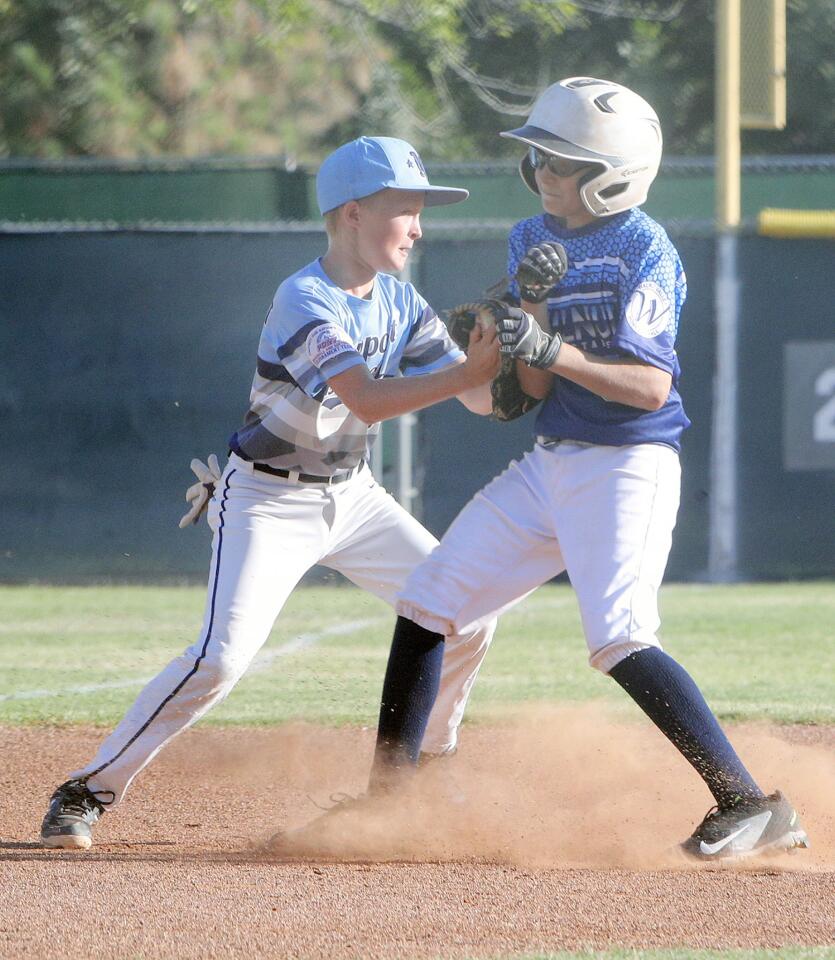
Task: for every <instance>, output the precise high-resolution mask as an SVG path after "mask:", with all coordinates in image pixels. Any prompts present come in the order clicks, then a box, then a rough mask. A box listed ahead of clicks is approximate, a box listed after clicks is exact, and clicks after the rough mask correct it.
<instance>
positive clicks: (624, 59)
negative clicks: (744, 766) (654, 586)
mask: <svg viewBox="0 0 835 960" xmlns="http://www.w3.org/2000/svg"><path fill="white" fill-rule="evenodd" d="M724 2H725V0H667V2H660V0H659V2H652V0H584V2H581V0H576V2H567V0H566V2H563V0H536V2H534V0H529V2H525V0H413V2H404V0H399V2H389V0H283V2H282V0H214V2H200V0H0V75H1V76H2V88H1V89H2V97H0V429H2V435H3V438H4V440H5V444H4V446H5V456H4V457H3V461H2V464H1V465H0V497H1V498H2V501H0V502H2V508H0V581H3V582H27V581H32V580H55V581H73V580H89V579H95V580H116V581H143V580H150V581H164V580H172V579H174V580H178V579H190V578H202V577H203V576H204V574H205V570H206V561H207V556H208V535H207V532H206V529H205V527H204V526H203V525H202V524H201V526H200V527H199V528H195V529H190V530H187V531H185V532H180V531H179V530H178V529H177V520H178V519H179V517H180V515H181V513H182V509H181V507H182V499H181V498H182V496H183V493H184V491H185V488H186V486H188V485H189V483H190V482H191V480H192V477H191V473H190V471H189V470H188V463H189V460H190V459H191V458H192V457H194V456H199V457H201V458H203V459H205V457H206V455H207V454H208V453H209V452H211V451H216V452H218V453H220V454H222V453H223V452H224V451H225V450H226V442H227V439H228V437H229V435H230V434H231V433H232V432H233V431H234V430H235V428H236V427H237V425H238V423H239V420H240V418H241V417H242V415H243V413H244V411H245V409H246V406H247V399H248V394H249V386H250V381H251V377H252V372H253V368H254V358H255V349H256V345H257V340H258V335H259V331H260V326H261V324H262V322H263V318H264V316H265V314H266V310H267V308H268V306H269V303H270V301H271V298H272V294H273V291H274V290H275V287H276V286H277V285H278V284H279V283H280V282H281V280H282V279H284V277H286V276H288V275H289V274H290V273H292V272H293V271H295V270H296V269H298V268H299V267H301V266H302V265H303V264H305V263H307V262H308V261H310V260H311V259H313V258H314V257H315V256H317V255H318V254H320V253H321V252H323V249H324V242H325V237H324V233H323V229H322V224H321V221H320V219H319V218H318V216H317V212H316V209H315V195H314V190H313V184H314V177H315V171H316V168H317V165H318V163H319V161H320V160H321V159H322V157H323V156H325V155H326V154H327V153H329V152H330V151H331V150H332V149H334V148H335V147H336V146H338V145H339V144H340V143H343V142H344V141H346V140H348V139H351V138H353V137H355V136H358V135H360V134H370V135H374V134H377V135H390V136H399V137H403V138H405V139H407V140H409V141H410V142H412V143H413V144H414V145H415V146H416V147H417V148H418V150H419V151H420V152H421V155H422V157H423V160H424V162H425V163H426V165H427V167H428V168H429V172H430V175H431V176H432V178H433V180H436V181H437V182H440V183H447V184H455V185H460V186H466V187H467V188H469V189H470V191H471V199H470V200H469V201H468V202H467V203H465V204H461V205H459V206H456V207H452V208H449V209H444V208H439V209H436V210H431V211H428V212H427V214H426V217H425V224H424V239H423V241H422V243H421V249H420V254H419V256H418V257H417V258H416V260H415V262H414V263H413V264H412V265H411V279H412V280H413V281H414V282H415V284H416V285H417V286H418V288H419V289H420V290H421V291H422V292H423V293H424V294H425V295H426V296H427V298H428V299H429V300H430V302H431V303H432V304H433V305H434V306H435V308H436V309H438V310H443V309H445V308H448V307H450V306H452V305H453V304H455V303H456V302H459V301H461V300H467V299H471V298H472V297H474V296H477V295H480V294H481V293H482V292H483V291H484V290H485V288H486V287H487V286H489V285H490V284H492V283H493V282H495V281H497V280H499V279H501V277H502V276H503V274H504V270H505V258H506V252H505V243H506V237H507V233H508V230H509V229H510V226H511V225H512V224H513V223H514V222H515V221H516V220H518V219H520V218H522V217H525V216H530V215H531V214H533V213H536V212H537V211H538V209H539V207H538V203H537V200H536V198H535V197H534V196H533V195H532V194H530V193H529V192H528V191H527V190H526V188H525V187H524V185H523V183H522V181H521V180H520V178H519V177H518V174H517V173H516V163H517V161H518V159H519V158H518V156H517V150H516V148H514V146H513V144H512V143H511V142H508V141H506V140H502V139H500V138H499V137H498V136H497V133H498V131H499V130H503V129H507V128H509V127H512V126H517V125H519V123H520V122H521V121H522V119H523V118H524V117H525V116H526V115H527V113H528V112H529V110H530V107H531V105H532V103H533V100H534V99H535V97H536V94H537V93H538V92H539V91H540V90H542V89H543V88H544V87H545V86H547V85H548V84H549V83H552V82H554V81H556V80H558V79H561V78H562V77H566V76H572V75H591V76H602V77H606V78H608V79H612V80H616V81H618V82H621V83H624V84H626V85H627V86H630V87H632V88H633V89H635V90H636V91H638V92H639V93H640V94H641V95H643V96H644V97H645V98H646V99H647V100H649V101H650V102H651V103H652V104H653V105H654V106H655V108H656V110H657V112H658V114H659V116H660V118H661V122H662V128H663V131H664V136H665V159H664V162H663V164H662V169H661V172H660V174H659V177H658V179H657V181H656V183H655V185H654V186H653V188H652V190H651V193H650V198H649V201H648V202H647V204H646V207H645V209H646V210H647V212H648V213H649V214H650V215H652V216H654V217H655V218H656V219H658V220H660V221H661V222H662V223H663V224H664V225H665V227H667V229H668V231H669V232H670V234H671V236H672V238H673V240H674V242H675V243H676V245H677V246H678V248H679V250H680V252H681V254H682V257H683V260H684V263H685V267H686V270H687V274H688V281H689V290H690V293H689V299H688V303H687V306H686V307H685V311H684V314H683V319H682V328H681V332H680V338H679V353H680V358H681V364H682V367H683V370H684V376H683V380H682V384H681V392H682V394H683V396H684V400H685V404H686V406H687V409H688V412H689V414H690V417H691V419H692V420H693V424H694V425H693V427H692V428H691V430H690V431H689V432H688V434H687V435H686V436H685V446H684V450H683V454H682V461H683V467H684V477H685V479H684V487H683V498H682V507H681V513H680V519H679V526H678V531H677V533H676V537H675V541H674V548H673V553H672V555H671V558H670V566H669V578H671V579H680V580H704V579H726V580H727V579H785V578H808V577H821V576H831V575H833V574H835V317H833V304H835V270H833V265H835V263H834V262H833V252H835V246H833V239H832V238H833V235H835V231H833V229H832V221H831V219H830V218H831V216H832V215H833V214H832V211H833V209H835V60H833V56H832V37H833V36H835V0H780V2H775V0H742V4H743V8H744V13H745V17H744V19H743V21H742V37H741V46H742V54H743V78H742V86H743V99H744V98H745V97H748V98H749V99H752V98H753V99H754V100H756V99H757V97H758V95H759V94H760V93H762V94H763V95H764V98H765V99H766V100H768V99H769V96H772V95H773V90H772V81H773V80H775V78H776V81H780V82H782V81H785V84H784V90H785V100H784V116H783V117H778V118H777V119H776V120H775V119H774V118H773V117H772V119H771V120H770V121H768V120H766V121H763V122H758V121H756V120H754V121H753V122H749V123H748V124H743V127H744V128H743V129H742V130H741V135H740V145H741V154H742V156H741V163H740V166H739V170H740V175H741V179H740V182H741V200H740V216H739V220H738V223H734V224H733V225H732V231H731V232H732V233H733V237H734V244H735V246H734V257H733V263H732V265H731V270H730V274H728V264H727V262H726V259H723V257H724V254H723V253H722V251H723V249H725V248H723V247H722V246H721V244H720V243H719V240H720V239H721V237H722V235H725V236H727V234H728V225H727V224H722V223H719V222H718V220H717V215H716V213H715V210H716V196H717V172H718V170H717V158H718V154H717V125H716V115H717V76H718V71H717V40H718V37H719V36H721V30H720V29H718V26H717V25H718V24H721V21H720V20H719V16H720V8H721V7H722V5H723V3H724ZM737 2H738V0H737ZM775 9H776V10H778V11H779V12H780V13H781V14H782V16H783V17H784V20H783V23H784V27H785V30H784V38H785V45H784V48H783V50H784V62H785V68H786V69H785V77H782V75H780V76H778V74H781V73H782V67H781V66H780V64H779V62H778V64H777V67H776V68H775V67H774V65H773V64H769V63H765V59H767V57H766V54H765V53H764V52H763V51H768V50H771V49H772V47H771V46H769V43H770V41H769V38H768V37H764V38H763V43H762V44H761V43H760V42H759V41H760V37H759V33H760V32H762V33H764V34H765V33H767V31H768V29H769V25H771V26H772V27H773V17H774V11H775ZM772 39H773V38H772ZM746 56H747V57H748V58H749V59H748V61H747V65H746V59H745V58H746ZM778 60H779V58H778ZM758 67H764V71H761V72H760V73H757V68H758ZM751 78H753V79H751ZM746 84H747V85H748V86H747V88H746ZM772 99H773V96H772ZM778 112H779V111H778ZM749 121H750V118H749ZM775 208H776V209H778V210H788V211H791V213H790V215H789V216H788V220H787V221H786V222H787V223H788V227H784V229H782V230H774V229H773V228H770V227H769V223H771V222H773V220H769V214H768V211H770V210H773V209H775ZM778 219H779V218H778ZM784 219H785V218H784ZM723 277H724V279H722V278H723ZM723 284H724V285H723ZM729 284H730V286H729ZM729 289H730V291H731V294H730V298H731V299H732V300H734V302H735V303H736V305H737V308H736V309H735V311H734V318H733V330H734V338H733V343H732V347H731V348H729V347H728V345H727V339H726V340H723V338H722V332H723V330H724V329H725V327H724V326H723V323H724V321H723V319H722V315H723V307H722V305H723V304H724V303H725V302H726V301H727V299H728V290H729ZM723 291H724V292H723ZM723 344H724V345H723ZM729 367H730V368H731V369H730V372H729V369H728V368H729ZM717 406H718V407H719V408H720V409H721V411H722V413H721V415H720V416H717ZM532 426H533V417H532V416H530V415H529V416H528V417H525V418H522V419H521V420H519V421H516V422H515V423H513V424H509V425H505V424H494V423H488V422H485V421H482V420H481V419H478V418H474V417H473V416H472V415H469V414H467V412H466V411H465V410H464V409H463V407H460V405H459V404H457V403H456V402H451V403H449V404H444V405H441V406H439V407H436V408H433V409H431V410H429V411H425V412H423V413H421V414H420V415H419V416H417V417H414V418H408V419H404V420H402V421H401V422H399V423H392V424H386V426H385V429H384V433H383V443H382V444H381V446H380V450H379V456H378V460H377V462H376V463H375V469H376V470H377V472H378V473H379V474H380V475H381V476H382V478H383V480H384V482H385V483H386V485H387V486H388V487H389V488H390V489H391V490H392V491H393V492H394V493H395V494H396V495H397V496H398V497H399V498H400V499H401V500H402V501H403V502H404V503H405V504H406V505H407V506H408V507H409V508H410V509H411V510H412V511H413V512H414V513H415V514H416V515H417V516H419V517H420V518H421V519H422V520H423V521H424V522H425V523H426V524H427V526H429V527H430V529H432V530H433V531H434V532H435V533H438V534H440V533H441V532H442V531H443V530H444V529H445V527H446V526H447V525H448V523H449V521H450V520H451V519H452V517H453V516H454V515H455V513H456V512H457V511H458V510H459V509H460V507H461V506H463V504H464V503H465V502H466V500H467V499H468V498H469V496H471V494H472V493H473V492H474V491H475V490H477V489H478V488H479V487H480V486H481V485H482V484H483V483H485V482H486V481H487V480H489V479H490V478H491V477H492V476H493V475H494V474H495V473H496V472H498V471H499V470H500V469H501V468H502V467H503V466H504V465H505V464H506V463H507V461H508V460H509V459H510V458H512V457H515V456H518V455H520V454H521V453H522V452H523V451H524V450H526V449H528V448H529V447H530V445H531V443H532V439H531V433H532ZM717 543H718V544H719V547H718V548H717ZM728 544H730V546H728ZM723 551H724V552H723ZM717 557H719V560H720V562H717Z"/></svg>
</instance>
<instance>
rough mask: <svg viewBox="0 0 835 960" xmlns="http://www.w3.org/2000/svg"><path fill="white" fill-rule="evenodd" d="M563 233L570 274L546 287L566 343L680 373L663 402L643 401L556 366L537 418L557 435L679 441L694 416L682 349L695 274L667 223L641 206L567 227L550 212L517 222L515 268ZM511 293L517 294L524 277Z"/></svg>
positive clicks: (544, 431) (541, 429) (539, 427)
mask: <svg viewBox="0 0 835 960" xmlns="http://www.w3.org/2000/svg"><path fill="white" fill-rule="evenodd" d="M546 240H556V241H558V242H559V243H561V244H562V245H563V246H564V247H565V250H566V253H567V254H568V262H569V268H568V272H567V273H566V275H565V277H564V278H563V279H562V280H561V281H560V283H559V284H558V285H557V286H555V287H554V288H553V289H552V290H551V292H550V295H549V297H548V319H549V322H550V325H551V329H552V330H555V331H557V332H558V333H559V334H560V336H561V337H562V338H563V340H564V341H565V342H566V343H571V344H574V345H575V346H576V347H578V348H579V349H581V350H584V351H586V352H587V353H590V354H594V355H596V356H600V357H636V358H637V359H638V360H642V361H643V362H644V363H648V364H651V365H652V366H654V367H658V368H659V369H661V370H666V371H667V372H668V373H669V374H671V376H672V387H671V389H670V395H669V397H668V398H667V402H666V403H665V404H664V406H663V407H662V408H661V409H660V410H640V409H638V408H636V407H630V406H627V405H625V404H621V403H614V402H610V401H608V400H604V399H603V398H602V397H600V396H598V395H597V394H594V393H592V392H591V391H590V390H587V389H586V388H585V387H581V386H579V385H578V384H576V383H573V382H572V381H570V380H566V379H565V378H564V377H560V376H556V377H555V378H554V385H553V387H552V389H551V392H550V393H549V395H548V396H547V397H546V399H545V401H544V402H543V404H542V407H541V408H540V411H539V413H538V415H537V418H536V424H535V431H536V433H537V434H541V435H544V436H549V437H559V438H562V439H565V440H580V441H583V442H586V443H599V444H605V445H607V446H609V445H610V446H623V445H625V444H633V443H664V444H667V445H669V446H671V447H673V448H674V449H676V450H678V449H680V441H681V434H682V432H683V431H684V430H685V429H686V428H687V427H689V426H690V421H689V420H688V418H687V415H686V414H685V412H684V408H683V406H682V402H681V397H680V396H679V393H678V382H679V376H680V372H681V371H680V368H679V363H678V357H677V355H676V351H675V340H676V334H677V332H678V323H679V316H680V313H681V307H682V304H683V303H684V300H685V297H686V295H687V281H686V278H685V275H684V269H683V267H682V264H681V259H680V257H679V255H678V251H677V250H676V248H675V247H674V246H673V244H672V242H671V241H670V238H669V237H668V236H667V234H666V232H665V231H664V229H663V228H662V227H661V226H660V225H659V224H658V223H656V222H655V221H654V220H653V219H652V218H651V217H648V216H647V215H646V214H645V213H644V212H643V211H641V210H639V209H637V208H633V209H632V210H627V211H626V212H624V213H620V214H616V215H615V216H613V217H607V218H605V219H601V220H596V221H595V222H594V223H591V224H589V225H588V226H585V227H581V228H579V229H577V230H569V229H567V228H566V227H563V226H562V225H561V224H560V221H559V220H557V219H556V218H555V217H552V216H551V215H550V214H547V213H545V214H541V215H539V216H537V217H531V218H530V219H528V220H522V221H520V222H519V223H517V224H516V225H515V226H514V227H513V229H512V231H511V233H510V238H509V244H508V246H509V250H508V276H510V277H513V276H515V274H516V269H517V267H518V266H519V261H520V260H521V259H522V257H523V256H524V255H525V254H526V253H527V251H528V250H529V249H530V248H531V247H532V246H534V245H535V244H538V243H542V242H543V241H546ZM510 294H511V295H512V296H513V297H515V298H516V299H517V301H518V299H519V286H518V284H517V283H516V282H515V281H512V282H511V285H510Z"/></svg>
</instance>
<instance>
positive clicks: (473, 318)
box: [443, 300, 539, 422]
mask: <svg viewBox="0 0 835 960" xmlns="http://www.w3.org/2000/svg"><path fill="white" fill-rule="evenodd" d="M509 309H511V310H512V309H513V308H512V307H508V305H507V304H506V303H504V302H503V301H502V300H473V301H472V302H471V303H462V304H459V305H458V306H457V307H453V309H452V310H448V311H447V312H446V313H444V314H443V320H444V323H445V324H446V326H447V330H449V335H450V336H451V337H452V339H453V340H454V341H455V342H456V343H457V344H458V346H459V347H460V348H461V349H462V350H464V351H465V352H466V350H467V346H468V344H469V338H470V330H472V329H473V327H474V326H475V325H476V324H477V323H479V324H481V325H482V326H489V325H491V324H492V325H493V326H495V324H496V320H497V319H498V318H499V317H502V316H506V315H507V312H508V310H509ZM490 393H491V394H492V396H493V413H492V419H493V420H500V421H503V422H506V421H508V420H515V419H516V418H517V417H521V416H522V414H523V413H527V412H528V411H529V410H532V409H533V408H534V407H535V406H536V405H537V404H538V403H539V400H535V399H534V398H533V397H529V396H528V395H527V394H526V393H525V391H524V390H523V389H522V387H521V385H520V383H519V378H518V376H517V375H516V361H515V360H514V358H513V357H511V356H508V355H504V354H503V355H502V366H501V369H500V370H499V372H498V374H497V376H496V377H495V379H494V380H493V382H492V383H491V384H490Z"/></svg>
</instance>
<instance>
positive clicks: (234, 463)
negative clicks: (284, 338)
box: [71, 454, 495, 806]
mask: <svg viewBox="0 0 835 960" xmlns="http://www.w3.org/2000/svg"><path fill="white" fill-rule="evenodd" d="M208 518H209V523H210V525H211V527H212V529H213V531H214V537H213V541H212V562H211V568H210V574H209V587H208V596H207V600H206V610H205V615H204V621H203V628H202V630H201V634H200V638H199V639H198V640H197V642H196V643H195V644H194V645H192V646H191V647H189V648H188V649H187V650H186V651H185V652H184V653H183V654H182V656H180V657H177V658H176V659H174V660H172V661H171V663H169V664H168V666H167V667H166V668H165V669H164V670H163V671H162V673H160V674H159V675H158V676H157V677H156V678H155V679H154V680H152V681H151V682H150V683H149V684H148V685H147V686H146V687H145V689H144V690H142V692H141V693H140V694H139V696H138V698H137V699H136V702H135V703H134V704H133V706H132V707H131V708H130V710H129V711H128V713H127V714H126V716H125V717H124V719H123V720H122V721H121V723H120V724H119V725H118V727H116V729H115V730H114V731H113V733H112V734H111V735H110V736H109V737H108V738H107V739H106V740H105V741H104V743H103V744H102V745H101V747H100V748H99V751H98V753H97V754H96V756H95V758H94V759H93V761H92V763H90V764H89V765H88V766H87V767H85V768H84V769H83V770H78V771H76V772H75V773H73V774H71V776H73V777H79V776H84V777H88V786H89V788H90V789H91V790H93V791H94V792H96V793H97V795H98V796H99V797H100V799H103V800H104V799H107V796H103V794H105V795H106V794H109V793H112V794H113V798H114V799H113V801H112V803H110V804H108V806H113V805H115V804H117V803H119V802H120V801H121V799H122V797H123V795H124V793H125V791H126V790H127V788H128V787H129V785H130V783H131V781H132V780H133V778H134V777H135V776H136V775H137V774H138V773H139V771H140V770H142V768H143V767H145V765H146V764H148V763H149V762H150V761H151V760H152V759H153V758H154V757H155V756H156V754H157V753H158V752H159V751H160V750H161V749H162V747H164V746H165V744H166V743H168V741H169V740H171V739H172V738H173V737H175V736H176V735H177V734H178V733H181V732H182V731H183V730H185V729H186V728H187V727H189V726H191V725H192V724H193V723H194V722H195V721H196V720H198V719H199V718H200V717H202V716H203V714H205V713H206V712H207V711H208V710H209V709H210V708H211V707H213V706H214V705H215V704H216V703H219V702H220V701H221V700H223V699H224V697H226V696H227V694H228V693H229V692H230V691H231V689H232V687H233V686H234V685H235V683H236V682H237V681H238V680H239V679H240V678H241V676H242V675H243V674H244V672H245V671H246V669H247V667H248V666H249V665H250V663H251V662H252V659H253V658H254V657H255V655H256V653H257V652H258V650H259V649H260V648H261V646H262V645H263V644H264V642H265V640H266V639H267V637H268V635H269V633H270V631H271V629H272V627H273V624H274V622H275V620H276V618H277V617H278V614H279V612H280V611H281V608H282V607H283V605H284V603H285V601H286V599H287V597H288V596H289V595H290V593H291V591H292V590H293V588H294V587H295V586H296V584H297V583H298V582H299V580H300V579H301V578H302V577H303V576H304V574H305V573H306V572H307V571H308V570H309V569H310V568H311V567H312V566H313V565H314V564H317V563H320V564H323V565H325V566H327V567H330V568H332V569H334V570H337V571H339V572H340V573H342V574H344V575H345V576H346V577H348V579H350V580H352V581H353V582H354V583H355V584H357V586H360V587H363V588H364V589H366V590H368V591H370V592H371V593H373V594H375V595H376V596H378V597H380V598H381V599H383V600H385V601H387V602H388V603H390V604H391V605H394V602H395V597H396V594H397V592H398V590H400V589H401V588H402V587H403V584H404V583H405V581H406V578H407V576H408V574H409V573H410V572H411V571H412V570H413V569H414V568H415V567H416V566H417V565H418V564H419V563H420V562H421V561H422V560H424V559H425V558H426V557H427V556H428V555H429V553H430V552H431V551H432V549H433V548H434V547H435V545H436V544H437V540H436V539H435V538H434V537H433V536H432V535H431V534H430V533H429V532H428V531H427V530H426V529H424V527H422V526H421V525H420V524H419V523H418V522H417V520H415V519H414V518H413V517H412V516H411V515H410V514H409V513H408V512H407V511H406V510H404V509H403V508H402V507H401V506H400V505H399V504H398V503H397V502H396V501H395V500H394V499H393V498H392V497H391V496H390V495H389V494H388V493H386V491H385V490H384V489H383V488H382V487H381V486H379V484H378V483H377V482H376V481H375V480H374V478H373V476H372V474H371V471H370V470H369V469H368V468H367V467H364V468H362V469H361V470H360V471H359V472H358V473H357V474H356V475H355V476H353V477H351V478H350V479H349V480H347V481H345V482H343V483H339V484H332V485H328V484H309V483H304V484H302V483H297V482H291V481H290V480H286V479H282V478H279V477H273V476H271V475H269V474H265V473H261V472H259V471H255V470H254V469H253V466H252V464H251V463H248V462H247V461H245V460H242V459H241V458H239V457H237V456H236V455H234V454H232V455H231V456H230V459H229V463H228V464H227V466H226V469H225V470H224V473H223V476H222V478H221V481H220V483H219V484H218V486H217V489H216V492H215V497H214V498H213V500H212V501H211V503H210V505H209V514H208ZM494 628H495V621H492V622H491V621H490V620H489V618H488V620H486V621H485V622H484V623H483V624H479V625H478V626H476V627H474V628H473V630H472V631H469V632H468V634H467V635H464V636H461V637H458V636H449V637H448V638H447V641H446V650H445V655H444V665H443V674H442V679H441V689H440V693H439V695H438V699H437V702H436V705H435V709H434V710H433V713H432V716H431V718H430V721H429V726H428V728H427V732H426V737H425V738H424V743H423V749H424V750H427V751H430V752H438V753H440V752H443V751H445V750H449V749H452V748H454V746H455V744H456V741H457V736H458V727H459V724H460V723H461V718H462V716H463V713H464V707H465V706H466V702H467V698H468V696H469V693H470V689H471V687H472V684H473V681H474V680H475V677H476V674H477V673H478V669H479V667H480V665H481V662H482V660H483V658H484V654H485V652H486V650H487V646H488V645H489V643H490V639H491V637H492V634H493V630H494ZM381 682H382V677H381Z"/></svg>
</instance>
